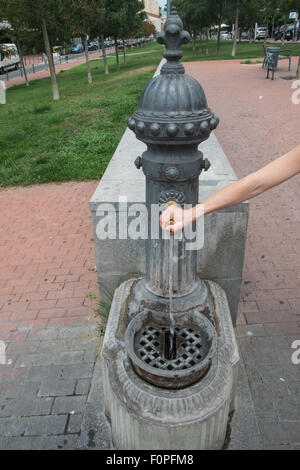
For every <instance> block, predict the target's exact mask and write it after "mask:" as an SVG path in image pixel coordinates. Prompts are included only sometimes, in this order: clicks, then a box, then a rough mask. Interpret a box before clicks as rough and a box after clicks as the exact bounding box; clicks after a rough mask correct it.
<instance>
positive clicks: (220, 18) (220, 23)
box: [217, 1, 223, 55]
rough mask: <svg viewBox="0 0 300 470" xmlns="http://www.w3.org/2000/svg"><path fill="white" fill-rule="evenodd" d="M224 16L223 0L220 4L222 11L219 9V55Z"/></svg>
mask: <svg viewBox="0 0 300 470" xmlns="http://www.w3.org/2000/svg"><path fill="white" fill-rule="evenodd" d="M222 16H223V1H222V2H221V4H220V11H219V25H218V42H217V55H219V52H220V43H221V25H222Z"/></svg>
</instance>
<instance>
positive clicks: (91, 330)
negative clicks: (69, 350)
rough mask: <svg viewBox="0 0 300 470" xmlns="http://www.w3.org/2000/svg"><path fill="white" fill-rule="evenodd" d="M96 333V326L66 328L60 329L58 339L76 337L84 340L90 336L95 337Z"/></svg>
mask: <svg viewBox="0 0 300 470" xmlns="http://www.w3.org/2000/svg"><path fill="white" fill-rule="evenodd" d="M95 332H96V327H95V325H91V326H83V327H82V326H79V327H65V328H60V329H59V335H58V337H59V338H60V339H64V338H76V337H79V338H80V337H82V338H84V337H85V336H88V335H91V336H95Z"/></svg>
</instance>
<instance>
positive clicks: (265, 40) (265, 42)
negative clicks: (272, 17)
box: [264, 23, 269, 46]
mask: <svg viewBox="0 0 300 470" xmlns="http://www.w3.org/2000/svg"><path fill="white" fill-rule="evenodd" d="M267 35H268V36H269V23H267ZM267 35H266V36H265V39H264V46H265V45H266V44H267V39H268V38H267Z"/></svg>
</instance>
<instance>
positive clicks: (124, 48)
mask: <svg viewBox="0 0 300 470" xmlns="http://www.w3.org/2000/svg"><path fill="white" fill-rule="evenodd" d="M123 62H124V64H126V43H125V39H123Z"/></svg>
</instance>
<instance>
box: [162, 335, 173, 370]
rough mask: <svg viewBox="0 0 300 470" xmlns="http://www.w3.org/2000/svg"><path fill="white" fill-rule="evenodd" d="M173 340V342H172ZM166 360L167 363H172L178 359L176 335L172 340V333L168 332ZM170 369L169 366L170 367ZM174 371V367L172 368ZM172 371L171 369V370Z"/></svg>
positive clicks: (166, 337)
mask: <svg viewBox="0 0 300 470" xmlns="http://www.w3.org/2000/svg"><path fill="white" fill-rule="evenodd" d="M172 339H173V341H172ZM164 353H165V359H166V360H167V361H172V360H173V359H175V358H176V333H175V334H174V335H173V338H171V333H170V331H167V332H166V334H165V351H164ZM168 369H169V366H168ZM172 369H173V367H172ZM170 370H171V369H170Z"/></svg>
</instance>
